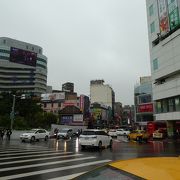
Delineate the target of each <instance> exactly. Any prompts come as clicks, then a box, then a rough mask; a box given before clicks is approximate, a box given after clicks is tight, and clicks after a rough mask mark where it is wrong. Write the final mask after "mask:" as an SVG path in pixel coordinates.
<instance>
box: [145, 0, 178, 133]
mask: <svg viewBox="0 0 180 180" xmlns="http://www.w3.org/2000/svg"><path fill="white" fill-rule="evenodd" d="M146 9H147V22H148V23H147V24H148V35H149V47H150V63H151V77H152V88H153V100H154V103H155V120H162V121H166V122H167V127H168V135H169V136H173V135H174V133H175V131H176V130H177V129H178V128H179V126H178V124H179V121H180V50H179V49H180V0H146Z"/></svg>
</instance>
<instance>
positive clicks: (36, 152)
mask: <svg viewBox="0 0 180 180" xmlns="http://www.w3.org/2000/svg"><path fill="white" fill-rule="evenodd" d="M45 152H62V150H58V151H51V150H49V151H47V150H43V151H41V150H40V151H37V150H36V151H35V152H34V151H33V152H22V153H7V154H6V153H5V154H1V155H0V157H3V156H5V155H6V156H7V155H8V156H9V155H23V154H38V153H45Z"/></svg>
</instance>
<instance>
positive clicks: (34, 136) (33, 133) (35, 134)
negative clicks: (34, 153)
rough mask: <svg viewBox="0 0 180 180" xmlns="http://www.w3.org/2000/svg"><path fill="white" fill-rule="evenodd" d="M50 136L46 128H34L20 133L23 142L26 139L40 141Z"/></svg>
mask: <svg viewBox="0 0 180 180" xmlns="http://www.w3.org/2000/svg"><path fill="white" fill-rule="evenodd" d="M48 138H49V132H48V131H46V130H45V129H32V130H30V131H27V132H25V133H23V134H21V135H20V139H21V141H22V142H24V141H30V142H32V141H38V140H40V139H44V140H45V141H47V140H48Z"/></svg>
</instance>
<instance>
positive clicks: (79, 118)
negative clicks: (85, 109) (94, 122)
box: [73, 114, 83, 122]
mask: <svg viewBox="0 0 180 180" xmlns="http://www.w3.org/2000/svg"><path fill="white" fill-rule="evenodd" d="M73 122H83V114H74V115H73Z"/></svg>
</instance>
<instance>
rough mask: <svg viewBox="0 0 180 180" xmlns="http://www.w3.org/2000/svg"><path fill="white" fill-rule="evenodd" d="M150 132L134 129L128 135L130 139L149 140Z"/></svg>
mask: <svg viewBox="0 0 180 180" xmlns="http://www.w3.org/2000/svg"><path fill="white" fill-rule="evenodd" d="M149 136H150V135H149V134H148V133H147V132H146V131H144V130H134V131H132V132H131V133H129V134H128V135H127V137H128V139H129V140H136V141H141V140H143V141H147V140H148V138H149Z"/></svg>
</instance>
